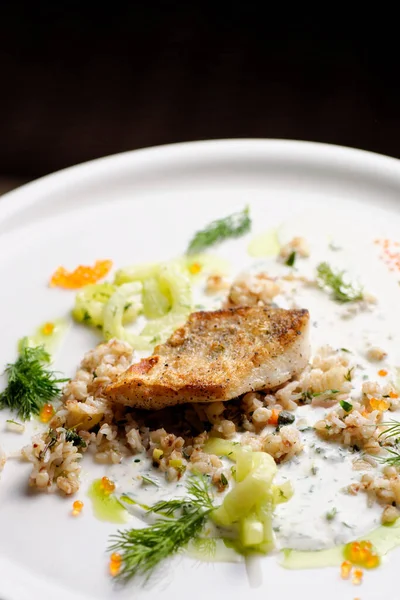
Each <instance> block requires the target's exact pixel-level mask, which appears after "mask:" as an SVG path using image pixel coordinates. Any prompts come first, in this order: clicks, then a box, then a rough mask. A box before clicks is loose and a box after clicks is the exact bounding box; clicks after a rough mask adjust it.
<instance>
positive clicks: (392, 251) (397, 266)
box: [375, 239, 400, 271]
mask: <svg viewBox="0 0 400 600" xmlns="http://www.w3.org/2000/svg"><path fill="white" fill-rule="evenodd" d="M375 244H376V245H377V246H380V248H381V250H382V253H381V255H380V256H379V258H381V259H382V260H383V262H384V263H385V264H386V265H387V266H388V267H389V270H390V271H400V243H399V242H392V240H388V239H377V240H375Z"/></svg>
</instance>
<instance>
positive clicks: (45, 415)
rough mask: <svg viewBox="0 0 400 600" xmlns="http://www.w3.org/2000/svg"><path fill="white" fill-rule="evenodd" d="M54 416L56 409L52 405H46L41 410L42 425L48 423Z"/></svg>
mask: <svg viewBox="0 0 400 600" xmlns="http://www.w3.org/2000/svg"><path fill="white" fill-rule="evenodd" d="M53 415H54V407H53V405H52V404H44V405H43V406H42V408H41V410H40V415H39V418H40V420H41V421H42V423H48V422H49V421H50V419H51V418H52V417H53Z"/></svg>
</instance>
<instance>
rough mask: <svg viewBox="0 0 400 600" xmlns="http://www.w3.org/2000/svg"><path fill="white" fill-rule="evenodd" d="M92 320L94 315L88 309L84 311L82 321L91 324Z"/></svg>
mask: <svg viewBox="0 0 400 600" xmlns="http://www.w3.org/2000/svg"><path fill="white" fill-rule="evenodd" d="M91 322H92V317H91V316H90V314H89V313H88V311H87V310H84V311H83V316H82V323H86V324H87V325H89V324H90V323H91Z"/></svg>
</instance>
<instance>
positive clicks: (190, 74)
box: [0, 0, 400, 178]
mask: <svg viewBox="0 0 400 600" xmlns="http://www.w3.org/2000/svg"><path fill="white" fill-rule="evenodd" d="M101 6H102V5H100V4H99V3H98V4H97V5H94V4H92V3H89V4H86V3H84V2H81V3H78V2H68V3H63V2H61V3H57V2H54V3H53V4H50V3H48V2H39V3H37V2H33V1H31V2H29V3H28V2H18V1H16V2H13V3H12V4H11V3H7V2H0V76H1V79H0V81H1V89H0V174H1V175H10V176H14V177H24V178H32V177H37V176H40V175H43V174H45V173H48V172H50V171H54V170H56V169H60V168H62V167H66V166H68V165H71V164H74V163H78V162H81V161H85V160H89V159H91V158H95V157H98V156H102V155H107V154H112V153H115V152H121V151H124V150H131V149H134V148H140V147H145V146H151V145H156V144H165V143H170V142H180V141H188V140H199V139H209V138H233V137H272V138H293V139H304V140H313V141H320V142H328V143H334V144H342V145H346V146H354V147H358V148H363V149H366V150H371V151H375V152H380V153H383V154H389V155H392V156H396V157H399V156H400V135H399V133H400V127H399V126H400V116H399V107H400V86H399V72H398V71H399V50H398V46H399V42H398V38H399V36H398V32H397V31H396V24H395V22H394V21H395V18H394V15H392V16H390V14H385V15H384V24H382V23H379V22H378V21H379V19H378V15H377V14H370V15H369V19H368V22H366V21H365V16H366V12H367V11H366V10H365V9H364V10H363V11H362V12H360V15H356V18H355V19H353V20H350V18H349V16H348V14H347V13H346V12H344V13H343V12H340V11H339V8H338V9H337V13H338V16H339V19H338V22H337V23H333V20H332V14H329V13H327V15H326V16H325V17H322V16H321V17H320V18H318V19H317V18H313V19H312V18H310V16H309V15H308V16H305V15H300V16H294V15H293V14H292V12H291V9H290V8H289V5H287V6H286V5H285V6H284V5H282V13H281V14H279V15H275V14H274V15H273V14H272V13H271V12H270V9H269V8H268V5H264V6H263V11H261V9H256V8H255V7H254V5H252V4H244V3H237V4H235V3H231V4H229V5H227V6H226V7H224V6H223V5H222V4H218V3H214V4H212V5H211V4H210V5H207V4H206V3H201V4H197V3H190V0H188V1H187V2H186V3H183V2H177V3H165V2H160V3H154V2H153V3H152V2H146V3H144V2H130V3H114V4H113V3H112V2H110V3H109V4H108V5H107V9H104V8H101ZM377 9H379V6H377V7H376V10H377ZM341 10H343V9H341ZM336 16H337V15H336Z"/></svg>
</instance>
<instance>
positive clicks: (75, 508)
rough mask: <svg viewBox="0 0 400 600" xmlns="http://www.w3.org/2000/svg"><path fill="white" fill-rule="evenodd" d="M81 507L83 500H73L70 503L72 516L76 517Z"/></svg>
mask: <svg viewBox="0 0 400 600" xmlns="http://www.w3.org/2000/svg"><path fill="white" fill-rule="evenodd" d="M82 508H83V502H81V501H80V500H75V502H74V503H73V505H72V514H73V516H74V517H77V516H78V515H79V514H80V513H81V511H82Z"/></svg>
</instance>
